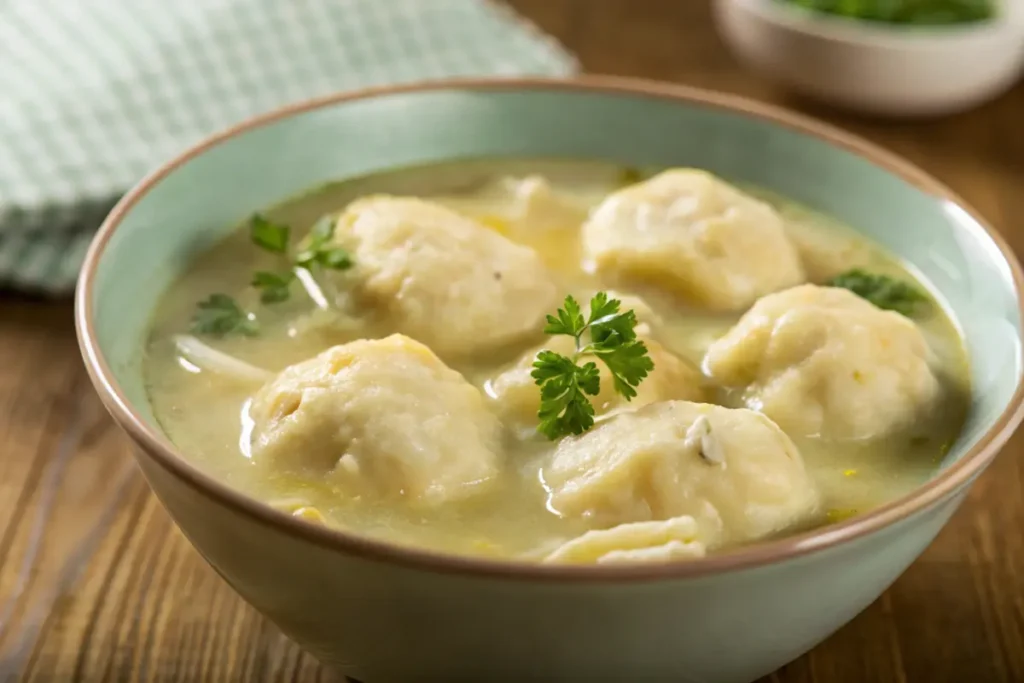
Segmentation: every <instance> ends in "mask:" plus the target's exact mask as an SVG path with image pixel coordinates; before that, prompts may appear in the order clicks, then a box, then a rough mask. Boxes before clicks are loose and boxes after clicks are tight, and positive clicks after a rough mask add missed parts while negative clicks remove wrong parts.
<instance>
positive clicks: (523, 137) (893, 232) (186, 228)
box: [90, 84, 1021, 466]
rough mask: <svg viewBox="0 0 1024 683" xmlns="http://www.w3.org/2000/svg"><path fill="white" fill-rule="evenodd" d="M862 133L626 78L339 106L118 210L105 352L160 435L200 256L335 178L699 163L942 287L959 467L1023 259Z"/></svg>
mask: <svg viewBox="0 0 1024 683" xmlns="http://www.w3.org/2000/svg"><path fill="white" fill-rule="evenodd" d="M740 106H741V107H742V106H743V105H742V104H740ZM848 143H849V140H848V139H847V138H844V137H843V136H842V135H839V136H838V138H837V139H836V140H832V141H829V140H826V139H824V138H821V137H818V136H816V135H813V134H810V133H808V132H805V131H802V130H800V129H799V127H798V126H794V125H791V124H785V123H780V122H778V121H773V120H770V119H769V118H765V117H762V116H758V115H755V114H753V113H751V112H748V111H743V110H741V109H730V108H727V107H726V106H724V105H723V104H721V103H720V102H718V101H701V100H699V99H696V98H695V97H693V96H690V97H685V98H673V97H668V96H666V95H664V94H657V93H656V92H651V93H647V94H643V93H639V92H628V91H626V90H624V89H617V88H598V87H582V86H572V87H564V86H552V85H550V84H547V85H545V84H521V85H517V86H514V87H512V86H509V85H504V86H494V85H491V86H482V87H470V86H450V87H440V88H438V87H435V88H428V89H421V90H399V91H390V92H385V93H383V94H375V95H373V96H371V97H364V98H358V99H351V100H343V101H337V102H334V103H328V104H324V105H322V106H317V107H315V108H312V109H307V110H304V111H299V112H296V113H292V114H289V115H287V116H284V117H283V118H277V119H272V120H270V121H268V122H265V123H263V124H261V125H258V126H255V127H249V128H245V129H244V130H242V131H241V132H239V133H237V134H235V135H232V136H230V137H227V138H223V139H220V140H218V141H217V142H216V143H215V144H212V145H208V146H206V147H205V148H204V149H203V150H202V151H201V152H199V153H198V154H190V155H188V156H187V158H185V159H184V160H179V162H177V163H176V164H173V165H172V166H171V167H170V168H169V169H165V171H164V172H163V174H162V175H161V176H160V177H159V178H158V179H156V181H155V182H153V183H152V184H151V185H150V186H149V187H148V189H147V190H146V191H145V192H142V193H139V194H137V195H135V196H129V197H128V198H126V200H124V201H123V202H122V205H121V207H120V208H119V209H115V214H114V216H115V217H116V216H118V215H119V216H120V220H119V222H118V224H117V228H116V230H115V231H114V232H113V233H112V234H111V235H110V236H109V239H108V241H107V242H106V246H105V248H103V249H102V251H101V252H100V253H99V254H98V262H97V263H96V270H95V275H94V281H93V284H94V286H93V288H92V290H91V297H90V300H91V302H90V303H91V307H92V317H93V326H94V330H95V338H96V342H97V346H98V348H99V351H100V353H101V354H102V355H103V356H104V358H105V359H106V362H107V364H108V366H109V367H110V370H111V373H112V374H113V376H114V378H115V380H116V382H117V383H118V384H119V385H120V390H121V392H122V393H123V395H124V397H125V398H126V400H127V402H128V404H129V405H130V406H131V407H132V408H133V409H134V410H135V411H137V413H138V414H139V415H140V416H141V417H142V419H143V421H144V422H146V423H147V424H149V425H151V426H152V427H153V428H154V429H157V430H159V427H158V426H157V423H156V421H155V419H154V417H153V415H152V413H151V411H150V408H149V404H148V401H147V398H146V391H145V385H144V382H143V377H142V373H141V362H140V361H141V347H142V341H143V339H144V337H145V335H146V331H147V326H148V324H149V319H150V312H151V311H152V310H153V309H154V306H155V303H156V301H157V299H158V298H159V297H160V295H161V293H162V292H163V291H164V289H165V288H166V287H167V286H168V285H169V283H170V282H171V281H172V279H173V278H174V277H175V276H176V275H177V274H178V273H179V272H181V271H182V270H183V269H184V267H185V265H186V264H187V263H188V262H189V260H190V259H191V258H193V256H195V255H196V254H197V253H198V252H200V251H201V250H203V249H205V248H207V247H208V246H210V245H211V244H212V243H213V242H215V241H216V240H218V239H220V238H221V237H222V236H223V235H224V233H225V231H226V230H228V229H229V228H230V227H231V226H233V225H235V224H237V223H238V222H239V221H240V220H242V219H243V218H245V217H246V216H248V215H249V214H251V213H252V212H253V211H254V210H257V209H260V208H263V207H266V206H267V205H268V204H273V203H276V202H278V201H281V200H284V199H286V198H288V197H291V196H294V195H295V194H297V193H300V192H302V191H304V190H307V189H309V188H311V187H313V186H316V185H318V184H321V183H324V182H326V181H329V180H338V179H343V178H346V177H351V176H356V175H360V174H364V173H368V172H373V171H379V170H384V169H389V168H394V167H399V166H405V165H410V164H419V163H425V162H431V161H440V160H450V159H454V158H460V157H481V156H483V157H486V156H548V157H575V158H597V159H606V160H616V161H620V162H623V163H625V164H636V165H685V166H698V167H702V168H706V169H709V170H711V171H712V172H714V173H716V174H719V175H720V176H722V177H724V178H725V179H727V180H730V181H733V182H743V183H750V184H753V185H758V186H761V187H764V188H766V189H769V190H772V191H775V192H779V193H782V194H784V195H787V196H789V197H791V198H793V199H794V200H796V201H799V202H802V203H804V204H806V205H808V206H810V207H812V208H814V209H817V210H819V211H823V212H825V213H828V214H831V215H833V216H835V217H837V218H839V219H840V220H842V221H844V222H846V223H847V224H849V225H851V226H853V227H854V228H856V229H858V230H860V231H862V232H863V233H864V234H866V235H868V236H869V237H871V238H872V239H874V240H876V241H878V242H879V243H881V244H883V245H884V246H886V247H887V248H888V249H890V250H891V251H893V252H894V253H896V254H898V255H900V256H902V257H903V258H904V259H906V260H907V261H908V262H909V263H911V264H912V265H913V267H915V268H916V270H917V271H918V272H920V273H921V274H922V275H923V277H924V278H925V279H926V280H927V281H928V282H930V283H931V285H932V286H934V287H935V288H936V289H937V290H938V291H939V292H940V293H941V295H942V297H943V298H944V299H945V301H946V302H948V305H949V306H950V308H951V309H952V311H953V314H954V315H955V317H956V319H957V320H958V321H959V323H960V325H961V326H962V329H963V331H964V335H965V338H966V341H967V345H968V350H969V355H970V360H971V363H972V373H973V381H974V387H975V392H974V399H973V405H972V407H971V410H970V413H969V416H968V422H967V425H966V428H965V429H964V431H963V433H962V435H961V437H960V439H959V441H958V442H957V443H956V444H955V445H954V446H953V448H951V449H950V451H949V454H948V455H947V457H946V461H945V462H944V463H943V466H946V465H948V464H949V463H951V462H953V461H955V460H956V459H957V458H959V457H961V456H962V455H963V454H964V453H965V452H966V451H967V450H968V449H969V448H970V447H971V446H972V445H973V444H974V443H976V442H977V441H978V440H979V439H980V438H981V437H982V436H983V435H984V433H985V431H986V430H987V429H988V428H989V427H991V426H992V425H993V424H994V422H995V421H996V420H997V419H998V417H999V416H1000V414H1001V413H1002V412H1003V411H1004V409H1005V408H1006V406H1007V404H1008V403H1009V401H1010V399H1011V397H1012V395H1013V393H1014V391H1015V389H1016V386H1017V383H1018V381H1019V378H1020V374H1021V348H1020V347H1021V344H1020V337H1021V321H1020V314H1019V310H1020V309H1019V306H1018V296H1017V291H1016V287H1015V283H1014V275H1013V272H1014V271H1013V268H1012V267H1011V265H1010V264H1009V263H1008V262H1007V260H1006V259H1005V258H1004V256H1003V255H1002V253H1001V252H1000V249H999V247H998V246H997V245H996V243H995V242H994V241H993V240H992V238H991V237H990V236H989V235H988V233H986V231H985V229H984V228H982V226H981V225H980V224H979V223H978V221H977V220H976V219H975V218H974V217H973V216H972V215H971V214H970V213H969V212H968V211H967V210H965V209H964V208H963V207H962V206H960V205H959V204H958V203H957V202H956V201H955V200H953V199H949V198H946V197H943V196H940V195H939V194H937V193H936V194H933V193H932V190H930V189H928V190H926V189H922V188H921V187H919V186H918V185H919V184H927V183H929V182H930V181H927V180H924V181H920V182H918V180H913V181H912V180H908V179H907V178H905V177H901V175H898V174H897V173H896V172H894V171H892V170H889V169H887V168H886V167H885V166H888V163H889V162H888V161H887V159H888V157H887V156H885V155H881V157H880V159H876V160H869V159H868V158H866V157H864V156H861V155H859V154H858V153H854V152H852V151H849V150H848V149H847V148H846V145H847V144H848ZM895 163H897V164H898V163H899V162H895ZM883 164H884V165H885V166H883ZM910 173H911V174H914V173H915V172H914V171H913V169H910ZM915 177H916V176H915ZM935 192H937V191H935ZM133 194H134V193H133ZM766 258H770V255H766Z"/></svg>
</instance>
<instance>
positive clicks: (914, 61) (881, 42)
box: [715, 0, 1024, 116]
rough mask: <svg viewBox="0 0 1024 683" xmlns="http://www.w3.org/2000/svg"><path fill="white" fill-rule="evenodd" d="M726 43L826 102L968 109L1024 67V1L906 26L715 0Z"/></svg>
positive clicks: (892, 109) (892, 112)
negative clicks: (983, 17) (949, 20)
mask: <svg viewBox="0 0 1024 683" xmlns="http://www.w3.org/2000/svg"><path fill="white" fill-rule="evenodd" d="M715 18H716V21H717V23H718V26H719V30H720V32H721V34H722V36H723V37H724V39H725V41H726V43H727V44H728V45H729V47H730V48H731V49H732V50H733V51H734V52H735V53H736V54H737V56H738V57H739V58H740V59H741V60H743V61H744V62H746V63H747V64H748V65H749V66H751V67H752V68H754V69H756V70H759V71H762V72H763V73H765V74H766V75H768V76H770V77H773V78H774V79H776V80H778V81H779V82H781V83H783V84H786V85H788V86H789V87H790V88H792V89H793V90H794V91H797V92H799V93H801V94H804V95H806V96H808V97H811V98H814V99H818V100H822V101H824V102H827V103H829V104H832V105H836V106H839V107H844V108H847V109H852V110H856V111H860V112H863V113H869V114H881V115H887V116H935V115H940V114H950V113H954V112H957V111H962V110H965V109H968V108H970V107H972V106H975V105H977V104H980V103H982V102H984V101H986V100H988V99H991V98H993V97H995V96H997V95H999V94H1001V93H1002V92H1004V91H1005V90H1007V89H1008V88H1009V87H1010V86H1011V85H1013V84H1014V82H1015V81H1016V79H1017V77H1018V76H1019V75H1020V72H1021V68H1022V67H1024V0H1004V1H1003V2H1002V3H1001V7H1000V12H999V15H998V16H997V17H996V18H995V19H993V20H991V21H986V22H984V23H975V24H963V25H958V26H935V27H921V26H917V27H907V26H897V25H890V24H881V23H875V22H867V21H858V20H851V19H847V18H844V17H836V16H832V15H827V14H824V13H813V12H808V11H805V10H803V9H802V8H800V7H794V6H790V5H788V4H787V3H784V2H778V1H777V0H715Z"/></svg>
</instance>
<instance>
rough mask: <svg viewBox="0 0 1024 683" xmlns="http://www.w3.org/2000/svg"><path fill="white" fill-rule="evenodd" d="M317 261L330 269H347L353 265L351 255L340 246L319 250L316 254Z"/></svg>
mask: <svg viewBox="0 0 1024 683" xmlns="http://www.w3.org/2000/svg"><path fill="white" fill-rule="evenodd" d="M317 263H319V264H320V265H322V266H323V267H324V268H330V269H331V270H348V269H349V268H351V267H352V266H353V265H355V261H353V260H352V255H351V254H349V253H348V252H347V251H346V250H344V249H342V248H341V247H334V248H333V249H324V250H321V251H320V252H319V253H318V254H317Z"/></svg>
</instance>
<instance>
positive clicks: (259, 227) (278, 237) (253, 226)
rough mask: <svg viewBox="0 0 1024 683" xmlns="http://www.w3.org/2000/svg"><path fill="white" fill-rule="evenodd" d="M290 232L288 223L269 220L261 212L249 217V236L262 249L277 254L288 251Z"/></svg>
mask: <svg viewBox="0 0 1024 683" xmlns="http://www.w3.org/2000/svg"><path fill="white" fill-rule="evenodd" d="M290 234H291V228H289V227H288V226H287V225H283V224H281V223H274V222H272V221H269V220H267V219H266V218H265V217H264V216H262V215H260V214H255V215H253V217H252V218H250V219H249V238H250V239H251V240H252V243H253V244H255V245H256V246H257V247H260V248H261V249H266V250H267V251H270V252H273V253H275V254H283V253H285V252H286V251H288V237H289V235H290Z"/></svg>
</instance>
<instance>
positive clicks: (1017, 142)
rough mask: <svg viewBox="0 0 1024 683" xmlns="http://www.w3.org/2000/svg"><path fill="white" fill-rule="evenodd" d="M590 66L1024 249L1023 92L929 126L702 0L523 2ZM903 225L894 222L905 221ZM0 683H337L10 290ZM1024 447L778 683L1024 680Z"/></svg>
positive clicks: (32, 308) (71, 354)
mask: <svg viewBox="0 0 1024 683" xmlns="http://www.w3.org/2000/svg"><path fill="white" fill-rule="evenodd" d="M510 4H512V5H513V6H514V7H516V8H517V9H518V10H520V11H521V12H522V13H523V14H525V15H527V16H528V17H530V18H531V19H532V20H533V21H534V22H535V23H537V24H538V25H539V26H540V27H542V28H543V29H545V30H546V31H548V32H550V33H552V34H554V35H555V36H557V37H558V38H559V39H560V40H562V41H563V43H564V44H565V45H567V46H568V47H569V48H570V49H571V50H573V51H574V52H575V53H576V54H577V55H578V56H579V57H580V59H581V61H582V63H583V65H584V66H585V68H586V69H587V70H588V71H591V72H595V73H608V74H615V75H622V76H641V77H646V78H657V79H664V80H669V81H675V82H679V83H687V84H691V85H697V86H703V87H708V88H714V89H719V90H724V91H729V92H735V93H740V94H744V95H748V96H752V97H755V98H758V99H763V100H769V101H773V102H777V103H781V104H783V105H785V106H789V107H792V108H797V109H801V110H803V111H805V112H809V113H811V114H814V115H817V116H819V117H821V118H824V119H827V120H830V121H832V122H834V123H838V124H839V125H841V126H844V127H846V128H849V129H851V130H853V131H855V132H857V133H860V134H862V135H865V136H867V137H869V138H871V139H873V140H875V141H877V142H880V143H882V144H884V145H886V146H888V147H890V148H892V149H894V150H896V151H897V152H899V153H901V154H903V155H905V156H907V157H909V158H910V159H911V160H913V161H915V162H917V163H918V164H920V165H921V166H923V167H924V168H925V169H927V170H928V171H930V172H931V173H933V174H934V175H936V176H938V177H939V178H940V179H942V180H943V181H945V182H946V183H948V184H949V185H951V186H952V187H953V188H954V189H955V190H956V191H958V192H959V193H961V194H962V195H963V196H964V197H965V198H966V199H967V200H968V201H969V202H971V203H972V204H974V205H975V206H976V207H977V208H978V209H979V210H980V211H981V212H982V213H983V214H984V215H986V216H987V217H988V218H989V219H990V220H991V221H992V222H993V223H995V225H996V226H997V227H998V229H999V230H1001V231H1002V233H1003V234H1004V235H1005V236H1006V237H1007V238H1008V239H1009V241H1010V243H1011V245H1013V246H1014V248H1015V249H1017V250H1018V252H1019V251H1020V250H1021V249H1022V248H1024V84H1018V86H1017V87H1016V88H1015V89H1014V90H1013V91H1012V92H1010V93H1009V94H1007V95H1005V96H1003V97H1002V98H1000V99H999V100H998V101H996V102H993V103H991V104H989V105H986V106H985V107H983V108H981V109H978V110H976V111H973V112H970V113H967V114H963V115H959V116H955V117H952V118H948V119H943V120H936V121H932V122H925V123H921V122H915V123H885V122H872V121H866V120H860V119H856V118H851V117H847V116H845V115H842V114H839V113H835V112H832V111H828V110H823V109H819V108H816V107H812V106H810V105H807V104H805V103H803V102H800V101H797V100H793V99H790V98H789V97H787V96H786V95H785V94H783V93H781V92H780V91H778V90H776V89H775V88H774V87H772V86H771V85H769V84H768V83H766V82H764V81H762V80H760V79H758V78H757V77H756V76H754V75H752V74H750V73H747V72H745V71H744V70H742V69H741V68H739V67H738V66H737V65H736V64H735V63H734V61H733V60H732V59H731V57H730V56H729V55H728V53H727V52H726V51H725V49H724V48H723V46H722V44H721V43H720V41H719V39H718V38H717V37H716V35H715V32H714V30H713V28H712V25H711V20H710V16H709V10H708V7H707V3H706V2H705V0H510ZM897 227H898V226H897ZM0 359H2V360H0V447H2V452H0V683H6V682H7V681H39V682H49V681H81V682H87V683H93V682H99V681H160V682H166V683H182V682H186V681H188V682H191V681H202V682H209V683H225V682H227V681H246V682H248V681H260V682H263V681H266V682H270V681H297V682H306V681H331V680H335V679H334V678H333V677H332V675H331V674H330V673H328V672H326V671H324V670H322V669H321V668H320V667H319V665H318V664H317V663H316V662H315V661H313V660H312V659H311V658H310V657H308V656H306V655H304V654H303V653H302V652H301V651H300V650H299V649H298V648H297V647H296V646H295V645H293V644H291V643H290V642H289V641H287V640H286V639H285V638H284V637H283V636H281V635H280V634H279V633H278V631H277V630H276V629H275V628H274V627H273V626H272V625H270V624H268V623H267V622H266V621H264V620H263V619H262V618H261V617H260V616H259V615H257V614H256V613H255V612H254V611H253V610H252V609H250V608H248V607H247V606H246V605H245V604H243V603H242V601H241V600H240V599H239V598H237V597H236V596H235V595H234V594H233V593H232V592H231V590H230V589H228V587H227V586H226V585H225V584H224V583H223V582H222V581H221V580H220V579H219V578H218V577H217V576H216V575H215V574H214V573H213V571H211V570H210V569H209V568H208V567H207V566H206V565H205V564H204V562H203V561H202V560H201V559H200V557H199V555H197V554H196V553H195V552H194V551H193V550H192V548H191V547H190V546H189V545H188V543H187V542H186V541H185V540H184V539H183V538H182V536H181V535H180V534H179V533H178V532H177V531H176V529H175V528H174V526H173V525H172V524H171V522H170V520H169V519H168V517H167V515H166V514H164V512H163V510H162V509H161V508H160V506H159V504H158V503H157V502H156V501H155V499H154V498H153V496H152V495H151V494H150V493H149V491H148V489H147V487H146V484H145V483H144V482H143V480H142V478H141V475H140V474H139V473H138V472H137V470H136V469H135V467H134V465H133V463H132V461H131V458H130V455H129V453H128V449H127V446H126V443H125V440H124V439H123V438H122V437H121V435H120V434H119V433H118V432H117V430H116V428H115V427H114V426H113V424H112V423H111V421H110V419H109V418H108V417H107V415H106V414H105V413H104V412H103V410H102V408H101V407H100V405H99V401H98V399H97V398H96V397H95V395H94V394H93V391H92V389H91V387H90V386H89V383H88V380H87V378H86V376H85V372H84V369H83V367H82V364H81V361H80V359H79V356H78V350H77V347H76V343H75V338H74V331H73V328H72V320H71V305H70V303H69V302H43V301H37V300H30V299H26V298H23V297H18V296H16V295H0ZM1022 450H1024V437H1021V436H1020V435H1018V436H1016V437H1014V438H1013V439H1012V440H1011V441H1010V443H1009V445H1008V446H1007V448H1006V450H1005V452H1004V453H1003V454H1002V455H1001V456H1000V458H999V459H998V460H997V461H996V463H995V464H994V465H993V466H992V467H991V469H990V470H989V471H988V472H987V473H986V474H985V475H984V476H983V477H982V478H981V479H980V480H979V481H978V483H977V485H976V486H975V487H974V489H973V490H972V492H971V494H970V497H969V499H968V501H967V502H966V503H965V505H964V506H963V508H962V509H961V511H960V512H959V513H958V514H957V515H956V517H955V518H954V519H953V521H952V522H951V523H950V525H949V527H948V528H947V529H946V530H945V531H944V532H943V533H942V535H941V536H940V537H939V539H938V540H937V541H936V542H935V543H934V545H933V546H932V547H931V548H930V549H929V550H928V551H927V552H926V553H925V554H924V556H923V557H922V558H921V559H920V560H919V561H918V562H917V563H916V564H914V565H913V566H912V567H911V569H910V570H909V571H908V572H907V573H906V574H905V575H904V576H903V577H902V578H900V579H899V580H898V581H897V582H896V584H895V586H894V587H893V588H892V589H891V590H890V591H889V592H887V593H886V594H885V595H884V596H883V597H882V598H881V599H880V600H878V601H877V602H876V603H875V604H873V605H872V606H871V607H869V608H868V609H867V610H866V611H865V612H864V613H863V614H861V615H860V616H859V617H858V618H857V619H855V620H854V621H853V622H852V623H851V624H849V625H848V626H847V627H845V628H843V629H842V630H840V631H839V632H838V633H836V634H835V635H834V636H833V637H831V638H830V639H829V640H828V641H826V642H825V643H824V644H822V645H821V646H819V647H818V648H816V649H815V650H814V651H812V652H811V653H809V654H808V655H806V656H804V657H803V658H801V659H800V660H798V661H796V662H793V663H792V664H790V665H788V666H786V667H784V668H783V669H782V670H780V671H778V672H776V673H775V674H773V675H772V676H770V677H769V678H767V679H765V680H766V681H772V682H773V683H867V682H875V681H879V682H890V681H891V682H894V683H897V682H898V683H943V682H950V683H954V682H955V683H989V682H1003V683H1012V682H1015V681H1024V578H1022V577H1024V533H1022V530H1024V495H1022V493H1024V485H1022V481H1024V460H1022V458H1021V456H1022Z"/></svg>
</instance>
